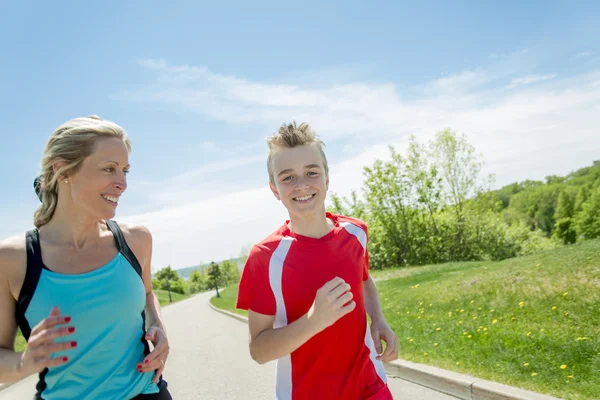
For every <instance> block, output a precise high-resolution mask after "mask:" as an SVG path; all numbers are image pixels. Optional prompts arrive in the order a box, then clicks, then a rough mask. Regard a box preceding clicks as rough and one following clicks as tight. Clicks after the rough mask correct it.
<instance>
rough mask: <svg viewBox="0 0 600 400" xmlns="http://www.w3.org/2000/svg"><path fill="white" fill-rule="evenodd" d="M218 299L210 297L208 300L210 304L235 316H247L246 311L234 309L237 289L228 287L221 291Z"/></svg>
mask: <svg viewBox="0 0 600 400" xmlns="http://www.w3.org/2000/svg"><path fill="white" fill-rule="evenodd" d="M220 294H221V297H220V298H217V297H216V296H215V297H212V298H211V299H210V303H211V304H212V305H213V306H215V307H218V308H220V309H223V310H227V311H231V312H233V313H236V314H240V315H243V316H244V317H247V316H248V311H246V310H238V309H236V308H235V301H236V299H237V294H238V287H237V285H236V286H229V287H228V288H227V290H225V291H223V292H222V293H220Z"/></svg>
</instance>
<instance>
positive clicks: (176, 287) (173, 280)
mask: <svg viewBox="0 0 600 400" xmlns="http://www.w3.org/2000/svg"><path fill="white" fill-rule="evenodd" d="M155 280H156V281H157V282H158V285H157V286H158V287H159V288H160V289H164V290H166V291H167V292H168V293H169V302H172V299H171V292H175V293H179V294H185V285H184V282H183V280H182V279H181V277H180V276H179V273H178V272H177V271H175V270H173V269H172V268H171V266H170V265H169V266H167V267H165V268H163V269H161V270H160V271H158V272H157V273H156V278H155ZM153 286H154V285H153Z"/></svg>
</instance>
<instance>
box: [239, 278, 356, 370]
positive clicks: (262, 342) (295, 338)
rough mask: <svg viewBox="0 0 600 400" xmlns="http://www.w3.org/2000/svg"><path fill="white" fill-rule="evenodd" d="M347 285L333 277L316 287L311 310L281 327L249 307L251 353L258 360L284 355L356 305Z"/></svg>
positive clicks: (274, 358) (272, 358)
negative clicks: (276, 326)
mask: <svg viewBox="0 0 600 400" xmlns="http://www.w3.org/2000/svg"><path fill="white" fill-rule="evenodd" d="M349 290H350V285H348V284H347V283H345V282H344V281H343V280H342V279H341V278H338V277H336V278H334V279H332V280H331V281H329V282H327V283H326V284H325V285H323V287H321V288H320V289H319V290H317V295H316V297H315V301H314V303H313V305H312V307H311V308H310V310H309V311H308V312H307V313H306V314H304V315H303V316H302V317H300V318H299V319H297V320H296V321H294V322H292V323H291V324H289V325H286V326H284V327H281V328H273V322H274V321H275V316H273V315H264V314H259V313H257V312H254V311H252V310H248V327H249V329H250V355H251V356H252V359H253V360H254V361H256V362H258V363H259V364H264V363H266V362H269V361H272V360H276V359H278V358H281V357H283V356H286V355H288V354H290V353H292V352H293V351H295V350H296V349H298V348H299V347H300V346H302V345H303V344H304V343H306V342H307V341H308V340H309V339H310V338H312V337H313V336H314V335H316V334H317V333H319V332H321V331H322V330H324V329H325V328H327V327H329V326H331V325H333V324H334V323H335V322H336V321H337V320H338V319H340V318H341V317H343V316H344V315H346V314H348V313H349V312H351V311H352V310H354V308H355V307H356V303H355V302H354V301H353V300H352V297H353V296H352V292H350V291H349Z"/></svg>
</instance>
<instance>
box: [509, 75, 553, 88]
mask: <svg viewBox="0 0 600 400" xmlns="http://www.w3.org/2000/svg"><path fill="white" fill-rule="evenodd" d="M554 78H556V75H528V76H523V77H520V78H515V79H513V80H512V81H511V82H510V84H509V85H508V86H507V88H508V89H513V88H515V87H517V86H522V85H531V84H532V83H536V82H542V81H548V80H550V79H554Z"/></svg>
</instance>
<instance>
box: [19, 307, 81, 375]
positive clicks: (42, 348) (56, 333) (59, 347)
mask: <svg viewBox="0 0 600 400" xmlns="http://www.w3.org/2000/svg"><path fill="white" fill-rule="evenodd" d="M70 321H71V317H68V316H65V315H60V310H59V308H58V307H53V308H52V311H51V312H50V315H49V316H48V317H46V318H44V319H43V320H42V321H41V322H40V323H39V324H37V325H36V326H35V327H34V328H33V329H32V330H31V334H30V335H29V340H28V341H27V349H26V350H25V352H24V353H23V355H22V356H21V362H20V363H19V369H20V370H22V371H23V372H26V373H27V374H33V373H36V372H41V371H43V370H44V369H46V368H50V367H56V366H59V365H63V364H65V363H67V362H68V361H69V359H68V357H65V356H62V357H58V358H53V357H52V355H53V353H56V352H59V351H65V350H69V349H72V348H74V347H77V342H72V341H66V342H55V339H58V338H62V337H65V336H69V335H72V334H73V332H75V328H74V327H72V326H64V324H67V323H69V322H70Z"/></svg>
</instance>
